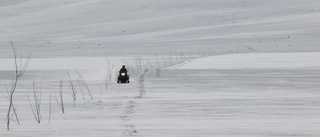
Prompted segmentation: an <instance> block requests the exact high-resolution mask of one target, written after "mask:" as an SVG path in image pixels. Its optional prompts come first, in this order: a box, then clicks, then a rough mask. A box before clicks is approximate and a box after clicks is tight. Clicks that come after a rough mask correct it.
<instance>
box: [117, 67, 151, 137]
mask: <svg viewBox="0 0 320 137" xmlns="http://www.w3.org/2000/svg"><path fill="white" fill-rule="evenodd" d="M148 72H149V69H145V70H144V71H143V72H142V73H141V74H140V76H139V77H138V80H137V85H138V88H137V90H138V94H139V95H137V96H133V97H132V98H131V99H130V100H129V101H127V102H126V103H125V105H124V108H123V115H122V116H120V118H121V119H122V121H123V122H124V123H125V124H124V126H125V130H124V131H123V136H133V135H134V134H137V133H138V131H137V129H136V126H135V125H134V124H133V123H130V120H131V119H132V114H133V113H134V109H135V107H136V106H137V105H138V104H139V103H137V100H138V99H142V98H143V96H144V95H145V94H146V90H145V86H144V81H145V76H146V74H147V73H148Z"/></svg>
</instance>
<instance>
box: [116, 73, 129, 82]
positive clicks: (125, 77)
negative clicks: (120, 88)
mask: <svg viewBox="0 0 320 137" xmlns="http://www.w3.org/2000/svg"><path fill="white" fill-rule="evenodd" d="M120 82H121V83H129V75H128V73H126V72H121V73H120V74H119V76H118V83H120Z"/></svg>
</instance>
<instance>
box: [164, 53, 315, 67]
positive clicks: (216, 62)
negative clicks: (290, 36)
mask: <svg viewBox="0 0 320 137" xmlns="http://www.w3.org/2000/svg"><path fill="white" fill-rule="evenodd" d="M319 59H320V52H300V53H294V52H292V53H250V54H229V55H223V56H211V57H205V58H201V59H197V60H194V61H190V62H188V63H186V64H179V65H176V66H172V67H170V68H174V69H319V68H320V62H319Z"/></svg>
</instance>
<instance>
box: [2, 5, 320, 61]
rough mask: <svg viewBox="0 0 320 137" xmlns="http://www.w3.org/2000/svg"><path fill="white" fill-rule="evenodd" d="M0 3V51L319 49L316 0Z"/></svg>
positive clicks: (96, 52)
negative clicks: (13, 44) (13, 47)
mask: <svg viewBox="0 0 320 137" xmlns="http://www.w3.org/2000/svg"><path fill="white" fill-rule="evenodd" d="M0 5H1V7H0V18H1V21H0V26H1V28H0V32H1V33H0V37H1V40H0V44H1V46H2V47H3V49H2V51H3V52H8V48H10V46H9V41H13V42H14V43H15V45H16V46H18V47H21V48H22V49H23V50H25V51H27V52H32V53H33V54H34V56H40V57H41V56H58V57H60V56H62V55H63V56H74V55H75V56H82V55H86V56H92V55H94V56H97V55H101V54H104V52H107V53H108V54H109V55H111V54H115V55H119V54H138V55H141V54H153V53H155V52H157V53H159V54H160V53H168V52H191V51H198V50H199V51H201V50H215V51H221V50H232V49H236V48H238V49H243V48H247V47H253V48H256V49H258V50H262V51H314V50H317V51H319V46H318V45H317V42H318V41H319V40H318V37H319V29H318V28H319V27H320V26H319V24H320V23H319V22H320V18H319V17H320V11H319V8H320V6H319V5H320V4H319V2H318V1H317V0H307V1H305V0H282V1H277V0H268V1H267V0H259V1H253V0H228V1H224V0H200V1H196V0H176V1H172V0H161V1H157V0H138V1H131V0H122V1H115V0H91V1H87V0H59V1H53V0H51V1H41V0H25V1H20V0H15V1H12V0H2V1H1V2H0ZM142 49H143V50H142ZM1 56H5V57H7V56H10V55H7V54H6V53H5V54H1Z"/></svg>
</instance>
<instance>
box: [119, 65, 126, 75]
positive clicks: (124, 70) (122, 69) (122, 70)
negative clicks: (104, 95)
mask: <svg viewBox="0 0 320 137" xmlns="http://www.w3.org/2000/svg"><path fill="white" fill-rule="evenodd" d="M119 73H120V74H121V73H126V75H127V69H126V66H125V65H122V68H121V69H120V71H119Z"/></svg>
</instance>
